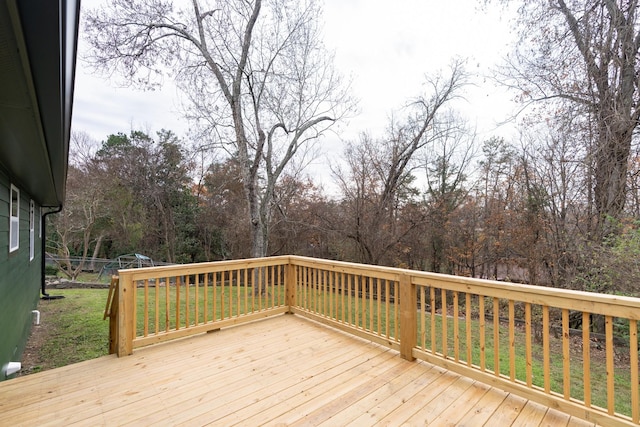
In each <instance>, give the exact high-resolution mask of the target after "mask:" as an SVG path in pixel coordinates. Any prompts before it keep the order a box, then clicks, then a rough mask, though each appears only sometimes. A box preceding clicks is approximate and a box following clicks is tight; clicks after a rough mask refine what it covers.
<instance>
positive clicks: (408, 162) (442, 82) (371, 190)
mask: <svg viewBox="0 0 640 427" xmlns="http://www.w3.org/2000/svg"><path fill="white" fill-rule="evenodd" d="M465 83H466V73H465V72H464V69H463V63H462V61H459V60H457V61H454V62H453V63H452V64H451V68H450V71H449V74H446V75H445V74H438V75H437V76H436V77H434V78H428V79H427V85H426V86H427V87H428V93H427V94H425V95H424V96H421V97H419V98H417V99H416V100H415V101H414V102H412V103H411V104H410V105H409V106H408V109H407V110H406V114H407V115H406V118H405V119H404V120H395V119H392V120H391V121H390V124H389V128H388V129H387V132H386V135H385V137H384V138H381V139H374V138H371V137H369V136H368V135H363V136H362V137H361V138H360V140H359V141H358V142H357V143H351V144H349V146H348V147H347V149H346V150H345V160H346V164H347V170H346V171H344V170H339V169H338V170H336V171H335V172H336V173H335V177H336V179H337V182H338V185H339V186H340V188H341V190H342V192H343V197H344V203H345V212H346V214H347V216H348V217H347V218H345V221H344V224H345V225H346V228H345V229H344V230H343V231H344V235H345V236H347V237H348V238H349V239H351V240H352V241H353V242H354V244H355V245H356V248H357V250H358V257H359V258H360V260H361V261H364V262H367V263H372V264H379V263H381V262H382V259H383V257H384V256H385V255H386V254H387V253H388V252H389V251H390V250H391V249H392V248H393V247H394V246H395V245H397V244H398V243H399V241H400V240H401V239H402V238H403V237H404V236H406V235H407V234H408V233H410V232H411V231H412V230H413V228H414V227H415V226H416V225H417V224H418V223H419V222H420V220H418V221H415V220H414V221H411V222H407V223H403V224H402V226H398V225H399V221H397V219H398V218H397V216H398V214H399V212H400V210H401V209H402V208H403V207H404V206H405V205H406V204H407V203H408V202H410V201H411V198H412V192H413V193H414V194H413V195H414V196H415V189H413V188H412V182H413V181H414V180H415V177H414V176H413V175H412V171H413V170H414V169H415V168H416V167H417V166H418V164H417V162H416V161H415V160H416V159H415V157H416V153H418V152H419V151H420V150H422V149H423V148H425V147H426V146H428V145H430V144H431V143H433V141H435V140H438V139H439V138H443V137H445V135H447V134H448V133H449V132H451V130H452V129H451V127H450V126H449V124H450V122H449V121H448V120H447V118H446V115H443V112H444V110H445V109H446V105H447V104H449V103H450V102H451V101H452V100H453V99H455V98H456V97H457V96H459V92H460V89H461V88H462V86H463V85H464V84H465Z"/></svg>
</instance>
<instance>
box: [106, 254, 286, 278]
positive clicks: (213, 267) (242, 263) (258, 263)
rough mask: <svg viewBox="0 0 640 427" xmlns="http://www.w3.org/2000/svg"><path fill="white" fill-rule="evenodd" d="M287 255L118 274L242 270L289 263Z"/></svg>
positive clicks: (148, 275)
mask: <svg viewBox="0 0 640 427" xmlns="http://www.w3.org/2000/svg"><path fill="white" fill-rule="evenodd" d="M289 258H290V257H288V256H275V257H265V258H249V259H239V260H226V261H213V262H204V263H194V264H176V265H167V266H162V267H142V268H129V269H124V270H118V274H120V275H127V276H130V277H131V278H132V280H144V279H152V278H158V277H164V276H168V277H172V276H182V275H191V274H204V273H214V272H219V271H228V270H234V269H238V270H242V269H245V268H257V267H267V266H272V265H287V264H289Z"/></svg>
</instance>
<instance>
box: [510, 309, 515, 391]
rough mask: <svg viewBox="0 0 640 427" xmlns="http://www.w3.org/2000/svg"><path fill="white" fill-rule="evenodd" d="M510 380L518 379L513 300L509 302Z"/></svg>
mask: <svg viewBox="0 0 640 427" xmlns="http://www.w3.org/2000/svg"><path fill="white" fill-rule="evenodd" d="M509 379H510V380H511V381H515V379H516V326H515V305H514V301H513V300H511V299H510V300H509Z"/></svg>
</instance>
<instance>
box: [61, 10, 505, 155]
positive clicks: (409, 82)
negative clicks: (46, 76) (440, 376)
mask: <svg viewBox="0 0 640 427" xmlns="http://www.w3.org/2000/svg"><path fill="white" fill-rule="evenodd" d="M99 1H101V0H83V1H82V5H83V7H85V8H86V7H93V6H94V5H95V4H97V3H98V2H99ZM478 4H479V1H478V0H456V1H442V0H395V1H377V0H325V7H324V18H325V23H324V32H325V42H326V45H327V46H328V47H329V48H330V49H334V50H335V52H336V66H337V67H338V69H339V70H340V71H341V72H342V73H343V74H344V75H347V76H352V78H353V91H354V92H353V95H354V96H355V97H356V98H357V99H359V100H360V103H359V109H360V114H359V115H358V116H357V117H355V118H354V119H352V120H350V122H349V123H348V125H347V126H343V133H342V134H341V137H342V138H343V139H355V138H356V137H357V135H358V134H359V133H361V132H363V131H368V132H370V133H371V134H372V135H376V134H380V133H381V131H382V129H383V128H384V126H385V124H386V123H387V118H388V117H389V115H390V114H391V112H393V111H394V110H398V109H399V108H400V107H402V105H403V104H404V103H405V102H407V101H408V100H409V99H411V98H413V97H416V96H418V95H420V94H421V89H422V88H421V84H422V82H424V76H425V74H432V73H433V72H435V71H437V70H439V69H444V68H446V67H447V65H448V64H449V63H450V61H451V59H452V58H454V57H456V56H457V57H462V58H468V68H467V69H468V71H469V72H471V73H472V74H473V76H474V83H475V85H474V86H470V87H468V89H467V93H466V101H462V102H459V103H458V108H459V109H460V110H461V111H462V112H463V114H465V115H466V116H467V118H468V119H469V120H470V122H471V123H472V125H474V126H476V127H477V129H478V131H479V135H478V138H479V139H480V140H481V141H482V140H485V139H487V138H489V137H491V136H494V135H497V136H500V135H501V134H502V133H503V132H504V131H505V130H504V128H496V123H498V122H500V121H502V120H504V118H505V117H506V116H508V114H509V112H511V111H512V106H511V104H510V102H509V99H510V96H509V95H508V94H505V93H504V91H503V90H501V89H498V88H496V87H495V86H494V85H493V84H492V83H491V82H490V81H489V80H488V79H487V78H486V75H487V74H488V73H489V70H490V68H491V67H493V66H494V65H495V64H496V63H497V62H499V60H500V58H501V57H503V56H504V55H505V54H506V52H507V45H508V43H509V40H510V35H509V22H508V20H507V19H505V18H504V17H501V16H500V14H499V13H497V12H495V11H492V12H489V13H485V12H484V11H482V10H480V9H479V6H478ZM82 38H83V35H82V34H81V35H80V39H81V46H80V55H82V50H83V43H82ZM162 128H165V129H170V130H173V131H174V132H175V133H177V134H178V136H181V137H183V136H186V132H187V131H188V123H186V122H185V120H183V119H182V118H181V113H180V111H179V103H178V101H177V93H176V91H175V89H174V88H173V87H172V86H170V85H167V86H166V87H164V88H163V89H162V90H159V91H155V92H142V91H135V90H131V89H118V88H116V87H115V86H114V85H113V84H112V83H111V82H110V81H109V80H108V79H106V78H101V77H98V76H95V75H92V74H91V71H89V70H88V69H87V67H86V65H85V64H84V62H83V61H82V59H80V60H79V61H78V68H77V74H76V91H75V105H74V115H73V130H75V131H84V132H87V133H89V134H90V135H91V136H92V137H93V138H94V139H96V140H98V141H102V140H104V139H105V138H106V136H107V135H109V134H112V133H116V132H125V133H128V132H129V131H130V130H131V129H143V130H148V131H151V132H155V131H157V130H160V129H162ZM324 144H325V146H326V149H327V151H332V152H333V151H335V150H340V139H339V138H337V137H335V136H333V137H331V138H329V139H327V140H326V141H324Z"/></svg>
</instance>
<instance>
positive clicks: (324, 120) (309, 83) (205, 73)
mask: <svg viewBox="0 0 640 427" xmlns="http://www.w3.org/2000/svg"><path fill="white" fill-rule="evenodd" d="M320 14H321V11H320V8H319V6H318V5H317V2H314V1H311V0H305V1H297V0H269V1H266V2H264V4H263V2H262V1H261V0H253V1H244V0H211V1H204V0H203V1H199V0H192V1H191V2H175V3H174V2H166V1H161V0H114V1H112V2H109V4H108V5H107V6H105V7H104V8H102V9H100V10H96V11H92V12H90V13H89V16H88V20H87V34H88V38H89V41H90V43H91V46H92V47H93V51H92V57H91V59H92V60H93V63H94V64H95V65H96V66H97V67H98V68H99V69H101V70H103V71H106V72H110V73H114V72H117V73H122V75H123V76H124V77H125V80H126V82H128V83H130V84H138V85H142V86H149V85H156V84H160V83H161V81H162V78H163V74H166V73H167V70H172V71H171V72H169V74H170V75H172V76H173V77H175V78H176V81H177V82H178V85H179V87H180V88H181V89H182V90H183V92H184V94H185V95H186V98H187V99H188V102H189V106H190V108H189V115H188V117H190V118H192V119H194V120H196V121H197V123H198V124H199V126H200V129H201V130H202V131H203V132H204V133H205V134H206V136H207V138H208V140H209V141H212V142H213V143H214V144H215V145H217V146H219V147H222V148H224V149H226V150H227V151H228V152H229V154H230V155H231V156H233V157H234V158H235V159H237V162H238V164H239V166H240V169H241V173H242V183H243V186H244V193H245V197H246V201H247V204H248V215H249V218H248V223H249V228H250V230H251V240H252V243H251V255H252V256H265V255H267V249H268V248H267V242H268V235H269V222H270V219H271V215H272V207H273V199H274V191H275V188H276V184H277V182H278V180H279V178H280V177H281V176H282V175H283V173H284V172H285V170H286V168H287V166H288V164H289V163H290V161H291V160H292V159H293V158H294V157H295V156H296V155H298V154H299V152H300V151H304V150H301V148H302V147H305V146H306V145H308V144H310V143H312V142H313V141H316V140H317V139H318V138H319V137H320V136H321V135H322V134H323V133H324V132H325V131H326V130H327V129H329V128H330V127H332V126H333V125H334V124H335V123H336V122H337V121H338V120H339V119H340V118H342V117H343V116H344V115H345V114H346V113H347V112H349V111H350V110H351V108H352V106H353V103H352V101H351V99H350V98H349V96H348V93H347V86H346V85H345V84H343V82H342V80H341V78H340V76H339V75H338V74H337V73H336V72H335V71H334V69H333V65H332V55H331V54H330V53H329V52H327V51H326V49H325V48H324V46H323V44H322V41H321V38H320V37H321V32H320V28H319V26H318V25H319V21H320V19H319V18H320Z"/></svg>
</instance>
